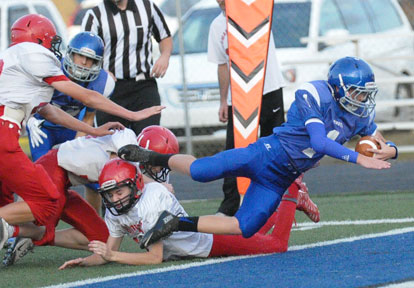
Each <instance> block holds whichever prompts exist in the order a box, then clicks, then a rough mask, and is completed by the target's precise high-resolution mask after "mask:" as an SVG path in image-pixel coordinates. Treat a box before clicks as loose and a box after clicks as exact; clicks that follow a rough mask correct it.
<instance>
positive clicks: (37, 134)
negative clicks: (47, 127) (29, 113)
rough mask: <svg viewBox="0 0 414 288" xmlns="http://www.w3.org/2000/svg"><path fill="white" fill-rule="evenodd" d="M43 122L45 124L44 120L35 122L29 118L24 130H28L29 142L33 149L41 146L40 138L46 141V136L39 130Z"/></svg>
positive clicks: (32, 118)
mask: <svg viewBox="0 0 414 288" xmlns="http://www.w3.org/2000/svg"><path fill="white" fill-rule="evenodd" d="M43 122H45V120H37V119H36V118H34V117H30V118H29V120H27V125H26V128H27V129H29V130H30V142H31V143H32V147H33V148H35V147H39V146H40V144H43V139H42V137H43V138H45V139H47V134H46V133H45V132H43V131H42V130H41V129H40V127H41V126H42V124H43Z"/></svg>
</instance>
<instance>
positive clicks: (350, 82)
mask: <svg viewBox="0 0 414 288" xmlns="http://www.w3.org/2000/svg"><path fill="white" fill-rule="evenodd" d="M328 83H329V85H330V86H331V87H332V88H333V91H334V92H333V96H334V97H335V99H336V100H337V101H338V102H339V104H340V105H341V106H342V107H343V108H344V109H345V110H346V111H348V112H349V113H351V114H353V115H356V116H359V117H368V116H369V115H370V114H371V113H372V112H373V111H374V109H375V95H376V94H377V92H378V88H377V85H376V84H375V76H374V72H372V69H371V67H370V66H369V64H368V63H367V62H365V61H364V60H362V59H359V58H356V57H344V58H341V59H338V60H337V61H335V62H334V63H333V64H332V65H331V67H330V68H329V72H328Z"/></svg>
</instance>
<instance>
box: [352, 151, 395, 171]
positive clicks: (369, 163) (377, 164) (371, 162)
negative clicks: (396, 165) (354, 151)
mask: <svg viewBox="0 0 414 288" xmlns="http://www.w3.org/2000/svg"><path fill="white" fill-rule="evenodd" d="M357 164H359V165H361V166H362V167H365V168H369V169H377V170H380V169H388V168H391V163H389V162H387V161H383V160H380V159H376V158H373V157H367V156H364V155H362V154H361V153H358V158H357Z"/></svg>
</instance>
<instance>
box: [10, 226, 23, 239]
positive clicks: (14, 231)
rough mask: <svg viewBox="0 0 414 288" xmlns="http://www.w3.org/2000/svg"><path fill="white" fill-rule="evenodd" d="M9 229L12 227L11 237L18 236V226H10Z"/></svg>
mask: <svg viewBox="0 0 414 288" xmlns="http://www.w3.org/2000/svg"><path fill="white" fill-rule="evenodd" d="M9 227H13V233H12V236H11V237H17V236H19V232H20V227H19V226H14V225H10V226H9ZM9 235H10V234H9Z"/></svg>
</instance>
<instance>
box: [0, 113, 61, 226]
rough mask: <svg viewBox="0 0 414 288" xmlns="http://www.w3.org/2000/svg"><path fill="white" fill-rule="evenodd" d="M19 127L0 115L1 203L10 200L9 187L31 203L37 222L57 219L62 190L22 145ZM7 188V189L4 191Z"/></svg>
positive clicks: (42, 222)
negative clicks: (33, 160) (26, 152)
mask: <svg viewBox="0 0 414 288" xmlns="http://www.w3.org/2000/svg"><path fill="white" fill-rule="evenodd" d="M19 132H20V129H19V127H18V126H17V125H16V124H14V123H12V122H9V121H5V120H3V119H0V182H1V193H0V194H1V196H3V193H6V195H5V196H4V198H3V199H2V200H1V201H0V203H2V204H7V203H10V202H9V201H10V199H11V200H13V198H12V197H10V194H7V191H6V190H7V188H6V187H8V188H9V189H11V190H12V192H14V193H16V194H17V195H19V196H20V197H21V198H22V199H23V200H24V201H25V202H26V203H27V204H28V205H29V207H30V210H31V211H32V214H33V216H34V218H35V223H36V224H37V225H45V226H47V225H49V224H50V223H54V222H55V221H56V219H57V216H58V213H59V211H58V210H59V205H58V201H59V192H58V190H57V188H56V186H55V185H54V184H53V182H52V180H51V179H50V177H49V175H48V174H47V173H46V171H45V170H44V169H43V167H42V166H40V165H38V164H35V163H33V162H32V161H30V159H29V158H28V157H27V156H26V154H25V153H24V152H23V150H22V149H21V147H20V145H19ZM3 191H4V192H3Z"/></svg>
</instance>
